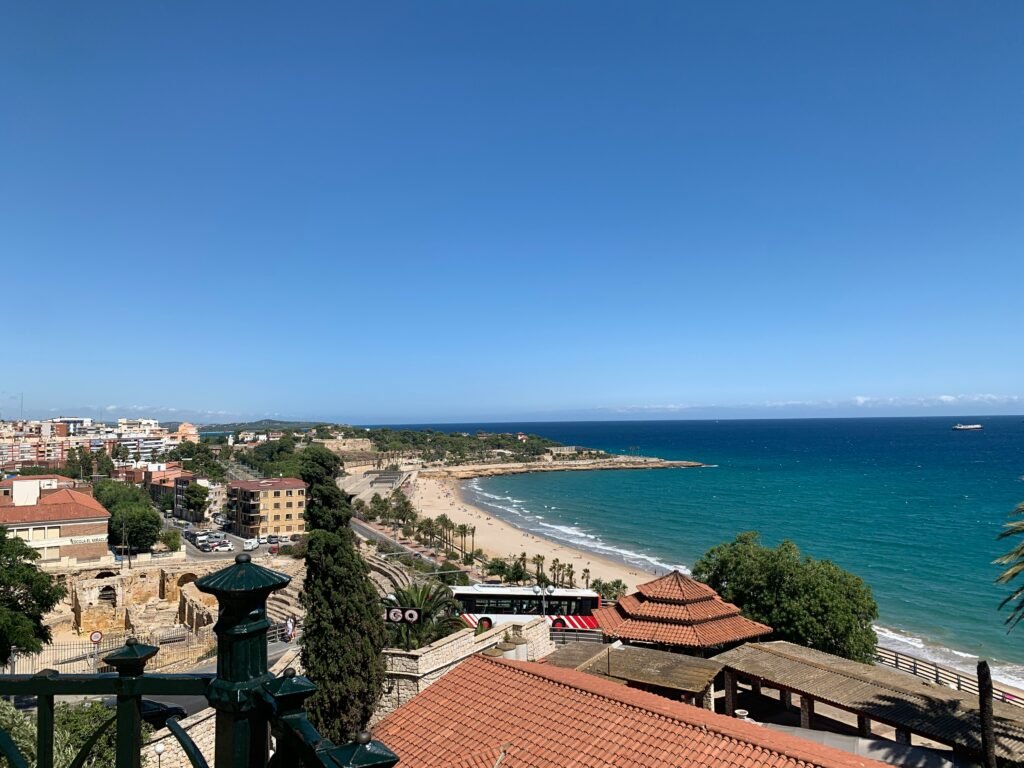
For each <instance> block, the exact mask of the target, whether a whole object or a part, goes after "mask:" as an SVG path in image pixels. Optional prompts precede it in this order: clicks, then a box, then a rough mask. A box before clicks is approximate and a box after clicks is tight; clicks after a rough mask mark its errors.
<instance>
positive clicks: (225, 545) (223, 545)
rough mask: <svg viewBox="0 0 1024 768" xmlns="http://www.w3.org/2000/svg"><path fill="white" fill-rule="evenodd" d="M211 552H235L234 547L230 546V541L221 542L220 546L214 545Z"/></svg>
mask: <svg viewBox="0 0 1024 768" xmlns="http://www.w3.org/2000/svg"><path fill="white" fill-rule="evenodd" d="M213 551H214V552H234V551H235V545H234V544H232V543H231V542H230V541H222V542H221V543H220V544H218V545H216V546H215V547H214V548H213Z"/></svg>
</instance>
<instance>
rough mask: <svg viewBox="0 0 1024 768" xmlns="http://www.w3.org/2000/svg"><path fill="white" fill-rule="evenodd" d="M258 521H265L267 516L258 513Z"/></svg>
mask: <svg viewBox="0 0 1024 768" xmlns="http://www.w3.org/2000/svg"><path fill="white" fill-rule="evenodd" d="M260 522H261V523H265V522H267V516H266V515H260Z"/></svg>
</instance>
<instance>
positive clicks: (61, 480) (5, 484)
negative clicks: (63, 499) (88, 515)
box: [0, 475, 77, 507]
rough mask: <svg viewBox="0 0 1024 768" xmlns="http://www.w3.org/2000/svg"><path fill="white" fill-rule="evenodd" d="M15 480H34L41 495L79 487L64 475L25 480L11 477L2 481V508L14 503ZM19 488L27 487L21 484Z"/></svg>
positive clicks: (37, 476)
mask: <svg viewBox="0 0 1024 768" xmlns="http://www.w3.org/2000/svg"><path fill="white" fill-rule="evenodd" d="M15 480H34V481H36V482H38V483H39V495H42V494H44V493H46V492H48V491H59V490H60V489H61V488H74V487H75V486H76V485H77V481H75V480H72V479H71V478H70V477H64V476H63V475H31V476H29V477H23V478H17V477H10V478H7V479H6V480H0V507H2V506H5V505H7V504H13V503H14V499H13V496H14V481H15ZM19 487H25V486H21V485H20V484H19Z"/></svg>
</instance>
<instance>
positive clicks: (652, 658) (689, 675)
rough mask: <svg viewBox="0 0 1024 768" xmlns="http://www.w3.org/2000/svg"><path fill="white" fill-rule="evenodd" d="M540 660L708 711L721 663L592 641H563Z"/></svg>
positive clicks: (649, 649) (712, 701)
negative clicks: (564, 642) (559, 646)
mask: <svg viewBox="0 0 1024 768" xmlns="http://www.w3.org/2000/svg"><path fill="white" fill-rule="evenodd" d="M544 663H546V664H550V665H552V666H555V667H562V668H563V669H575V670H576V671H577V672H586V673H588V674H591V675H599V676H600V677H605V678H608V679H609V680H614V681H616V682H620V683H624V684H626V685H628V686H630V687H631V688H639V689H641V690H645V691H650V692H651V693H657V694H659V695H661V696H666V697H667V698H677V699H680V700H682V701H685V702H686V703H687V704H693V705H694V706H698V707H703V708H704V709H709V710H712V711H714V696H715V676H716V675H718V673H719V672H721V670H722V665H721V664H719V663H718V662H716V661H711V660H710V659H699V658H697V657H695V656H685V655H683V654H681V653H672V652H670V651H657V650H654V649H652V648H639V647H636V646H628V645H627V646H620V647H615V646H614V645H595V644H593V643H570V644H569V645H565V646H563V647H561V648H559V649H558V650H557V651H555V652H554V653H552V654H551V655H550V656H548V657H546V658H545V659H544Z"/></svg>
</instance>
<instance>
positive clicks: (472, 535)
mask: <svg viewBox="0 0 1024 768" xmlns="http://www.w3.org/2000/svg"><path fill="white" fill-rule="evenodd" d="M469 536H470V543H469V548H470V549H471V550H473V551H474V552H476V526H475V525H471V526H469Z"/></svg>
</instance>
